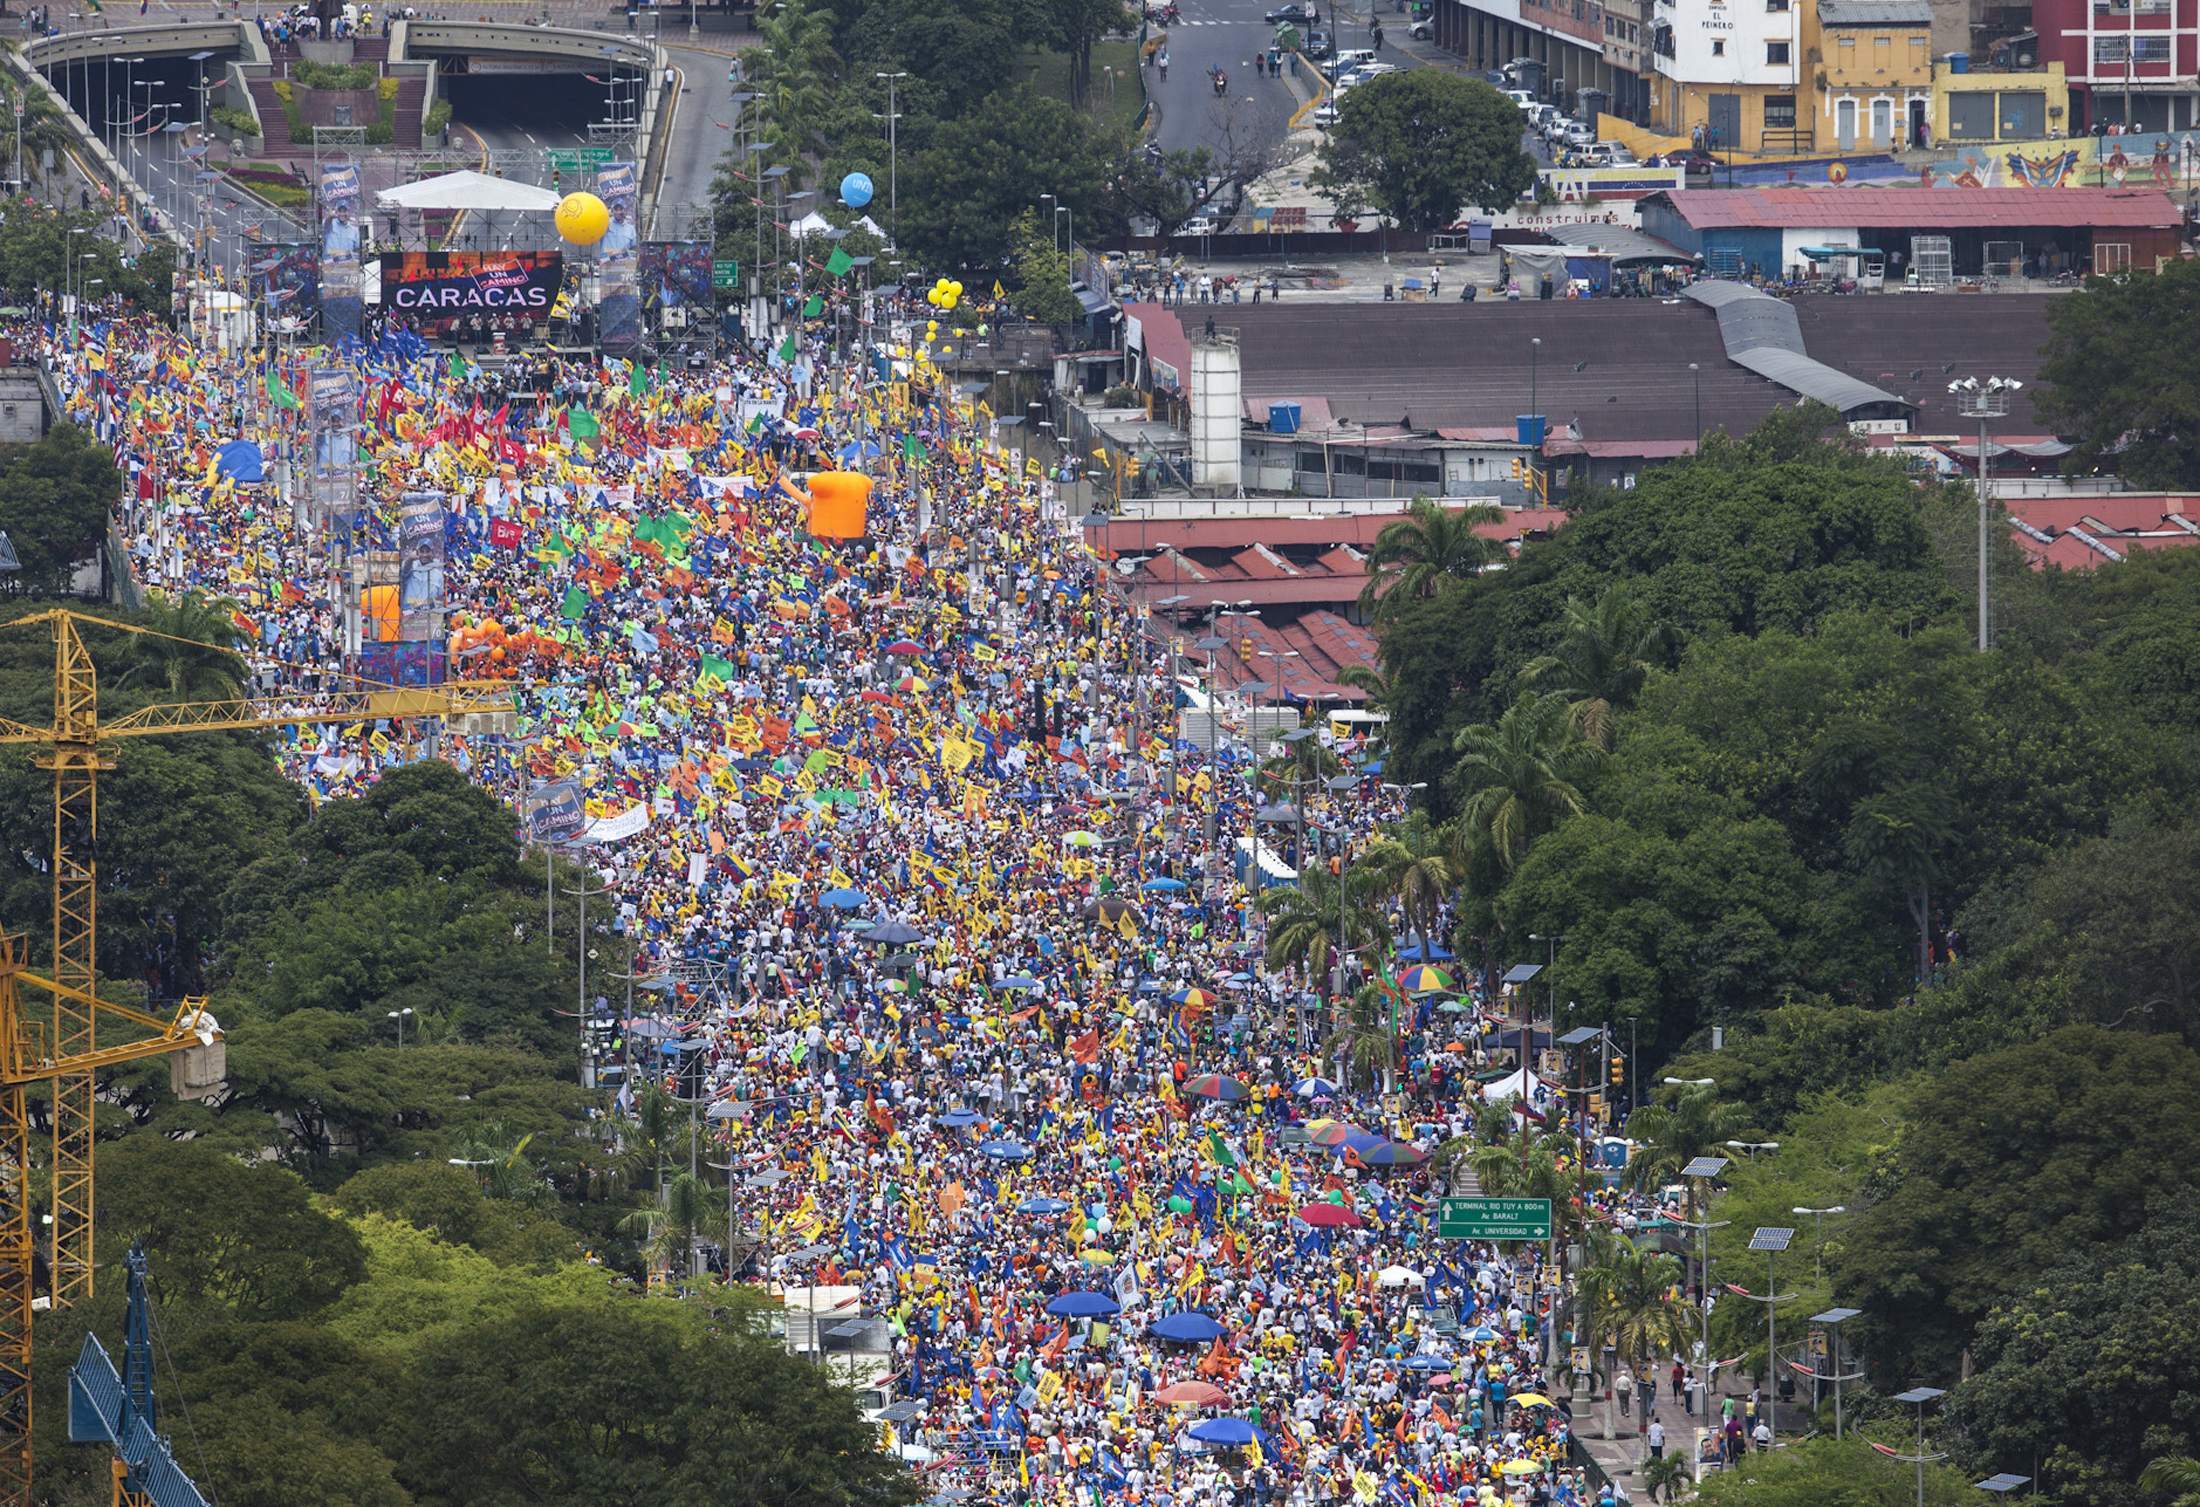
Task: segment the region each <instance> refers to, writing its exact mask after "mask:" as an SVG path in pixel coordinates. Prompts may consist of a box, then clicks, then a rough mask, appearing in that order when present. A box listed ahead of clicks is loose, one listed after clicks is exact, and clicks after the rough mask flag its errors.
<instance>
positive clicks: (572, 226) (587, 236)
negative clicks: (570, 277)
mask: <svg viewBox="0 0 2200 1507" xmlns="http://www.w3.org/2000/svg"><path fill="white" fill-rule="evenodd" d="M555 220H556V223H557V227H558V234H559V235H561V236H563V237H565V239H566V240H568V241H570V242H572V243H573V244H574V245H576V246H593V245H595V244H596V243H597V242H598V241H600V240H602V239H603V237H604V232H605V231H607V230H609V229H610V228H611V211H610V210H609V209H608V208H606V207H605V205H604V202H603V200H601V199H599V198H597V197H596V196H595V195H594V194H589V193H578V194H567V195H566V196H565V197H564V198H562V199H560V200H559V201H558V212H557V214H556V216H555Z"/></svg>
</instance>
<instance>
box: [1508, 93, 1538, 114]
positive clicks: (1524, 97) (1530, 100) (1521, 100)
mask: <svg viewBox="0 0 2200 1507" xmlns="http://www.w3.org/2000/svg"><path fill="white" fill-rule="evenodd" d="M1505 98H1507V99H1509V100H1511V101H1512V102H1513V103H1514V104H1516V105H1518V106H1519V107H1520V108H1521V109H1522V110H1523V111H1525V110H1530V109H1533V108H1534V106H1535V96H1534V95H1532V94H1530V93H1529V92H1528V91H1527V90H1525V89H1507V90H1506V91H1505Z"/></svg>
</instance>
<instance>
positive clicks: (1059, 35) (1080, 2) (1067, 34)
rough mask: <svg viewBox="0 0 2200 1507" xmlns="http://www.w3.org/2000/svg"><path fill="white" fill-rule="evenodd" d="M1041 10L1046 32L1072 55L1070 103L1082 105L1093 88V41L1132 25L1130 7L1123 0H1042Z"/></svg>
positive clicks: (1070, 62) (1040, 13)
mask: <svg viewBox="0 0 2200 1507" xmlns="http://www.w3.org/2000/svg"><path fill="white" fill-rule="evenodd" d="M1038 12H1039V17H1040V24H1041V26H1042V27H1043V28H1044V34H1045V35H1046V36H1048V37H1049V38H1050V39H1051V40H1052V41H1053V43H1054V45H1055V46H1057V47H1059V48H1061V49H1062V50H1063V51H1064V52H1066V53H1068V54H1069V98H1070V103H1071V104H1073V105H1077V106H1080V107H1081V106H1083V104H1084V103H1085V99H1086V96H1087V95H1088V94H1090V93H1091V91H1092V48H1093V44H1094V43H1096V42H1098V41H1099V40H1100V39H1101V38H1102V37H1104V36H1106V35H1108V33H1110V32H1115V31H1122V30H1124V29H1125V28H1127V27H1128V26H1130V24H1131V13H1130V8H1129V7H1128V6H1126V5H1125V4H1124V3H1123V0H1041V3H1040V5H1039V6H1038Z"/></svg>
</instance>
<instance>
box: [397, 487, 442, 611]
mask: <svg viewBox="0 0 2200 1507" xmlns="http://www.w3.org/2000/svg"><path fill="white" fill-rule="evenodd" d="M397 610H398V613H399V614H400V628H399V632H400V634H401V635H402V636H403V637H405V638H407V639H411V640H415V641H420V640H426V641H430V642H433V641H439V640H441V638H442V637H443V494H442V493H441V492H407V493H406V494H405V495H404V496H403V498H401V499H400V500H399V503H398V513H397Z"/></svg>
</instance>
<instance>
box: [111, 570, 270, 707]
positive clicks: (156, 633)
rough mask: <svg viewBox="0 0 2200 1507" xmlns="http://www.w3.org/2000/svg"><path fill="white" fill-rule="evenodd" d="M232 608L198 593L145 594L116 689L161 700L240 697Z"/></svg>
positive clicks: (241, 674) (241, 677) (240, 673)
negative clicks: (145, 690)
mask: <svg viewBox="0 0 2200 1507" xmlns="http://www.w3.org/2000/svg"><path fill="white" fill-rule="evenodd" d="M235 610H236V608H235V605H234V604H233V603H230V602H226V601H216V600H214V599H212V598H210V597H207V596H206V595H204V594H203V593H201V592H197V591H187V592H184V593H183V594H182V595H180V596H173V597H171V596H167V595H164V594H163V593H160V592H154V593H152V594H151V597H150V601H149V604H148V606H147V608H146V611H145V616H144V620H143V621H142V622H141V623H140V626H141V627H143V628H146V629H148V630H149V631H148V632H146V633H143V634H132V635H131V636H130V639H129V645H130V659H131V662H130V664H129V666H128V668H126V669H125V670H124V671H123V672H122V678H121V682H120V683H121V684H123V685H143V686H149V687H151V688H153V689H154V691H155V692H156V693H157V694H158V695H159V697H160V699H161V700H163V701H222V700H227V699H229V698H231V697H234V696H237V695H239V694H241V693H242V691H243V688H244V664H243V662H242V661H241V660H239V659H238V658H237V654H236V649H237V641H238V636H239V635H238V629H237V625H236V622H235V621H234V619H233V617H232V614H233V613H234V612H235Z"/></svg>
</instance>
